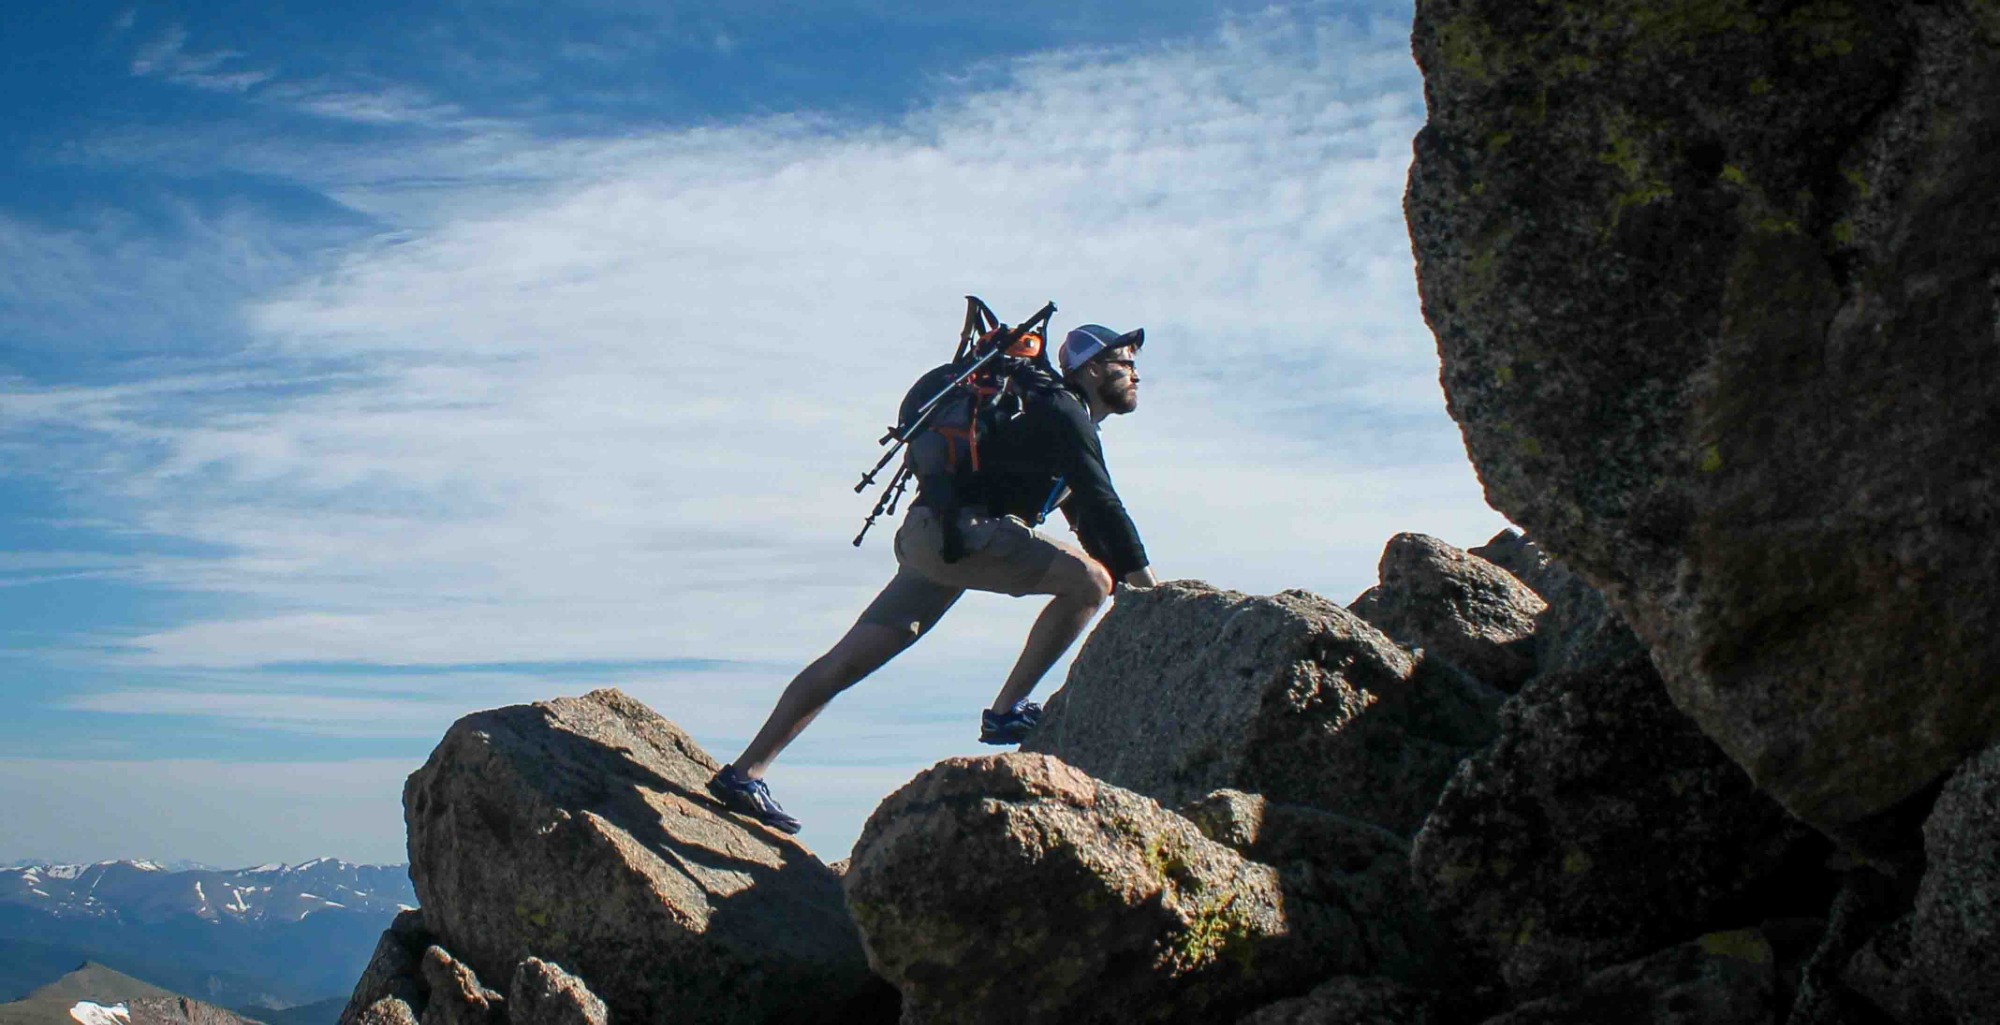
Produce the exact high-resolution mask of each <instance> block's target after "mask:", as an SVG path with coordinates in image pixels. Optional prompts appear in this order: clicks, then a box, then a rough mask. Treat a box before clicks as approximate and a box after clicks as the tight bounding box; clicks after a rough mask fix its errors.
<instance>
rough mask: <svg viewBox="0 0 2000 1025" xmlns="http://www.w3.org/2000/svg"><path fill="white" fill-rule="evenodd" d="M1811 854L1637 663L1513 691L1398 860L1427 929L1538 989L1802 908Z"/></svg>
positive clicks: (1820, 899) (1821, 892) (1520, 988)
mask: <svg viewBox="0 0 2000 1025" xmlns="http://www.w3.org/2000/svg"><path fill="white" fill-rule="evenodd" d="M1823 846H1824V844H1823V841H1818V840H1817V837H1816V836H1815V835H1814V834H1812V833H1811V831H1810V830H1807V829H1805V828H1804V827H1803V826H1800V825H1799V824H1797V823H1796V822H1794V821H1793V820H1792V819H1791V818H1790V817H1789V816H1787V815H1785V813H1784V811H1783V810H1782V809H1780V808H1779V807H1778V806H1777V804H1776V803H1775V802H1773V801H1771V800H1770V799H1769V798H1768V797H1766V796H1764V795H1763V794H1760V793H1758V792H1757V791H1756V790H1754V789H1753V788H1752V787H1751V785H1750V780H1749V778H1748V777H1747V776H1746V775H1744V773H1743V771H1742V770H1741V769H1739V768H1737V767H1736V766H1735V765H1734V764H1733V763H1731V762H1730V761H1729V760H1728V759H1727V758H1726V757H1724V756H1723V754H1722V752H1721V751H1720V750H1719V749H1717V748H1716V746H1715V745H1714V743H1713V742H1711V741H1709V740H1708V739H1707V738H1706V737H1704V736H1703V735H1702V734H1701V733H1700V731H1698V730H1697V729H1695V727H1694V724H1693V723H1691V722H1689V721H1688V719H1687V718H1686V717H1685V716H1683V715H1681V714H1680V712H1679V711H1677V710H1676V709H1675V708H1674V707H1673V705H1672V704H1671V703H1669V702H1668V701H1667V697H1666V693H1665V690H1664V688H1663V687H1662V686H1661V684H1660V680H1659V677H1658V676H1657V675H1656V674H1654V673H1653V671H1652V667H1651V666H1650V665H1649V664H1648V663H1647V662H1646V661H1645V658H1644V656H1639V657H1637V658H1635V659H1633V660H1631V661H1628V662H1627V663H1625V664H1623V665H1621V666H1615V667H1605V668H1599V669H1598V670H1596V671H1594V672H1590V673H1558V674H1554V675H1548V676H1542V677H1538V678H1536V679H1535V680H1534V681H1533V682H1531V683H1530V684H1528V686H1527V687H1525V688H1523V689H1522V691H1521V693H1520V694H1519V695H1517V696H1516V697H1515V698H1514V700H1512V701H1510V702H1509V703H1508V704H1507V705H1506V707H1505V708H1504V709H1502V711H1501V733H1500V738H1499V740H1497V741H1495V742H1494V744H1493V746H1492V747H1490V748H1488V749H1486V750H1485V751H1482V752H1480V753H1479V754H1478V755H1475V756H1474V757H1472V758H1471V759H1469V760H1467V761H1466V763H1465V764H1464V765H1463V766H1462V767H1461V768H1460V770H1459V773H1458V775H1457V776H1456V777H1455V778H1453V780H1452V782H1451V786H1450V787H1449V788H1448V789H1447V790H1446V791H1445V793H1444V796H1443V797H1442V798H1440V799H1439V801H1438V806H1437V810H1436V811H1435V812H1433V813H1432V815H1431V817H1430V819H1429V821H1428V822H1426V823H1425V825H1424V828H1423V831H1422V832H1421V833H1419V834H1418V835H1417V841H1416V848H1415V851H1414V854H1413V856H1412V866H1413V871H1414V872H1415V875H1416V878H1417V882H1418V886H1419V887H1420V888H1421V889H1422V890H1423V892H1424V894H1425V896H1426V899H1427V900H1428V901H1429V904H1430V907H1431V910H1432V911H1433V913H1434V914H1436V915H1437V917H1438V920H1439V923H1440V924H1441V925H1444V926H1447V927H1449V928H1451V929H1452V930H1454V931H1456V932H1457V933H1458V934H1459V936H1461V937H1462V938H1463V939H1464V940H1465V942H1466V943H1467V944H1468V945H1469V946H1470V948H1471V949H1472V950H1474V951H1475V952H1478V953H1481V954H1483V955H1484V957H1485V958H1487V959H1489V960H1490V961H1491V962H1492V963H1493V964H1495V965H1496V966H1497V967H1498V969H1499V972H1500V975H1501V977H1502V978H1503V979H1504V980H1505V981H1506V982H1507V984H1508V985H1509V986H1510V987H1512V988H1513V989H1514V990H1515V991H1516V992H1517V993H1520V994H1523V995H1536V994H1541V993H1547V992H1550V991H1552V990H1554V989H1558V988H1560V987H1563V986H1567V985H1571V984H1574V983H1576V982H1578V981H1580V980H1581V979H1582V978H1583V976H1585V975H1586V974H1588V973H1589V972H1591V971H1593V970H1595V969H1598V968H1604V967H1608V966H1610V965H1614V964H1617V963H1619V962H1621V961H1625V960H1628V959H1630V958H1633V957H1637V956H1639V955H1641V954H1644V953H1646V952H1647V951H1650V950H1655V949H1658V948H1659V947H1661V946H1663V945H1665V944H1667V943H1671V942H1673V941H1675V940H1678V939H1682V938H1684V937H1687V936H1690V935H1694V934H1698V933H1701V932H1704V931H1707V930H1709V929H1713V928H1717V927H1722V926H1731V925H1738V924H1742V923H1744V922H1756V921H1759V920H1760V919H1761V918H1762V917H1763V916H1764V915H1767V914H1772V913H1777V912H1786V911H1789V912H1793V913H1798V912H1800V911H1803V912H1805V913H1811V912H1812V911H1814V910H1816V906H1824V903H1825V900H1826V899H1827V898H1828V896H1830V892H1831V884H1830V880H1822V883H1823V885H1822V886H1821V887H1820V888H1817V889H1815V888H1814V887H1813V886H1812V880H1813V879H1814V876H1813V873H1812V871H1811V870H1813V869H1817V868H1818V866H1819V863H1820V862H1821V861H1823V860H1824V855H1825V852H1824V849H1823ZM1801 888H1802V889H1801ZM1787 898H1791V899H1793V900H1795V901H1797V904H1796V905H1794V906H1792V907H1786V906H1785V904H1784V903H1783V902H1784V901H1785V900H1786V899H1787Z"/></svg>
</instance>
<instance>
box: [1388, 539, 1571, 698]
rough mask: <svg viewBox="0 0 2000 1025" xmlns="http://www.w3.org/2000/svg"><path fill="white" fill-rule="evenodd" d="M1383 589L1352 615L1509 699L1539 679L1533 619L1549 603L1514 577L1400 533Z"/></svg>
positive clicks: (1391, 543)
mask: <svg viewBox="0 0 2000 1025" xmlns="http://www.w3.org/2000/svg"><path fill="white" fill-rule="evenodd" d="M1379 578H1380V583H1378V584H1377V585H1376V586H1375V587H1374V588H1373V589H1371V590H1370V591H1369V592H1368V593H1367V595H1365V596H1364V598H1363V600H1360V601H1357V602H1356V603H1355V604H1354V605H1353V606H1351V607H1350V608H1349V610H1348V611H1350V612H1353V613H1354V614H1355V615H1357V616H1360V617H1361V618H1362V619H1364V620H1366V621H1367V622H1368V623H1369V625H1371V626H1373V627H1375V628H1376V629H1378V630H1380V631H1382V632H1383V633H1385V634H1387V635H1389V637H1390V638H1392V639H1394V640H1395V641H1396V642H1397V643H1398V644H1401V645H1403V646H1404V647H1406V648H1413V649H1414V648H1422V649H1424V650H1425V651H1426V652H1427V653H1428V654H1430V655H1432V656H1436V657H1440V658H1443V659H1444V660H1445V661H1447V662H1450V663H1451V664H1453V665H1455V666H1457V667H1459V668H1460V669H1463V670H1465V671H1466V672H1468V673H1470V674H1472V676H1473V677H1474V678H1476V679H1478V680H1480V681H1481V682H1484V683H1487V684H1490V685H1492V686H1494V687H1497V688H1499V689H1501V690H1503V691H1507V692H1508V693H1512V692H1514V691H1516V690H1519V689H1520V687H1521V684H1523V683H1526V682H1527V681H1528V677H1530V676H1533V675H1534V674H1535V668H1536V659H1535V619H1536V617H1537V616H1539V615H1541V614H1542V611H1543V610H1544V609H1545V608H1546V607H1547V605H1548V603H1547V602H1545V601H1543V600H1542V597H1541V596H1540V595H1538V594H1536V593H1535V592H1534V591H1533V590H1532V589H1530V588H1529V587H1528V586H1527V585H1526V584H1524V583H1522V582H1521V581H1520V580H1518V579H1516V578H1515V577H1514V575H1513V574H1510V573H1508V572H1506V571H1505V570H1503V569H1501V568H1500V567H1498V566H1495V565H1493V564H1492V563H1490V562H1487V561H1486V560H1485V559H1482V558H1479V557H1478V556H1475V555H1469V554H1467V553H1466V552H1464V551H1461V550H1460V549H1457V548H1454V547H1452V546H1451V545H1448V544H1445V543H1444V542H1443V541H1440V540H1438V539H1437V538H1434V537H1429V536H1427V535H1424V534H1397V535H1396V536H1395V537H1392V538H1390V539H1389V544H1388V546H1387V547H1386V548H1384V549H1383V551H1382V562H1381V565H1380V567H1379Z"/></svg>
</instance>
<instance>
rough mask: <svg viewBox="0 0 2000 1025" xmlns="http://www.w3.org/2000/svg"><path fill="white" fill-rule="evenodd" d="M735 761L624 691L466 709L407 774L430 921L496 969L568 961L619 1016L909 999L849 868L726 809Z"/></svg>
mask: <svg viewBox="0 0 2000 1025" xmlns="http://www.w3.org/2000/svg"><path fill="white" fill-rule="evenodd" d="M716 767H717V766H716V763H715V761H714V760H713V759H711V758H709V757H708V755H707V754H705V753H704V752H702V751H701V750H700V749H699V748H698V747H697V746H696V745H695V744H694V742H693V741H692V740H691V739H689V738H688V736H687V735H686V734H685V733H683V732H681V731H680V730H679V729H678V728H676V727H675V726H674V725H673V724H672V723H669V722H667V721H666V720H665V719H662V718H660V717H659V716H658V715H655V714H654V713H653V712H652V711H651V710H649V709H647V708H646V707H645V706H643V705H641V704H639V703H638V702H636V701H634V700H632V699H631V698H629V697H627V696H625V695H624V694H622V693H619V692H618V691H615V690H600V691H595V692H592V693H591V694H589V695H586V696H584V697H582V698H560V699H557V700H554V701H547V702H538V703H536V704H534V705H522V706H514V707H510V708H502V709H497V710H494V711H489V712H480V713H477V714H474V715H469V716H466V717H465V718H463V719H461V720H459V721H458V722H457V723H456V724H455V725H453V727H452V728H451V730H450V732H448V733H447V734H446V735H445V738H444V740H443V741H442V742H441V743H440V744H439V745H438V747H437V750H436V751H434V752H432V754H431V757H430V760H429V761H428V762H427V763H426V764H425V765H424V767H423V768H422V769H419V770H418V771H417V772H416V773H415V774H413V775H412V776H411V777H410V780H409V783H408V785H407V786H406V787H405V789H404V796H403V803H404V812H405V817H406V820H407V823H408V827H409V845H410V876H411V879H412V880H413V881H414V882H415V884H416V890H417V894H418V897H419V899H420V900H421V901H422V904H423V911H424V925H425V926H426V928H428V929H429V930H430V931H431V933H432V934H433V935H434V936H435V937H436V939H437V942H438V943H439V944H441V945H442V946H443V947H444V948H445V949H447V950H449V951H450V952H451V954H452V956H454V957H456V958H459V959H461V960H462V961H463V962H464V963H465V964H466V965H467V966H469V967H470V968H471V969H472V970H473V971H475V972H477V973H478V974H479V976H480V977H482V978H488V979H495V980H509V979H512V978H513V975H514V971H515V967H516V966H517V965H518V964H519V963H520V962H522V961H523V960H525V959H527V958H528V957H530V956H537V957H541V958H545V959H548V960H552V961H556V962H558V963H560V964H562V965H564V966H565V967H566V968H568V969H570V970H571V971H573V972H575V973H576V974H577V975H578V976H580V977H582V978H584V979H587V980H589V984H590V988H591V990H592V991H593V992H595V993H596V994H597V995H598V996H599V997H601V998H602V999H603V1000H604V1002H605V1004H606V1005H607V1006H608V1007H609V1009H610V1013H611V1016H612V1017H613V1018H614V1019H620V1020H629V1021H656V1020H657V1021H666V1020H671V1021H676V1022H715V1023H724V1022H730V1023H734V1022H742V1023H751V1022H755V1023H766V1022H784V1021H818V1020H825V1019H826V1018H827V1016H828V1015H845V1016H847V1019H848V1020H870V1016H871V1015H872V1016H873V1018H874V1020H880V1018H881V1017H883V1016H884V1015H885V1014H892V1013H893V1012H892V1011H889V1010H887V1009H885V1008H884V1007H883V1006H882V1005H881V999H882V997H883V995H884V994H883V993H882V990H881V988H880V983H879V982H877V981H875V980H873V979H872V978H871V977H870V975H869V974H868V970H867V964H866V960H865V957H864V955H863V953H862V950H861V944H860V938H859V936H858V935H857V934H856V933H855V931H854V926H853V923H852V922H851V921H850V920H849V919H848V917H847V913H846V909H845V907H844V905H843V904H842V901H841V895H840V882H839V880H838V879H837V878H836V877H835V876H834V874H833V873H832V872H830V871H828V869H827V868H826V866H825V865H823V864H821V863H820V861H819V859H817V858H815V857H813V856H812V854H811V852H809V851H807V850H806V849H805V848H804V847H802V846H800V845H799V844H798V843H797V842H796V841H793V840H792V839H790V838H788V837H784V836H781V835H779V834H777V833H774V832H772V831H770V830H767V829H765V828H763V827H761V826H758V825H755V824H753V823H750V822H747V821H746V820H743V819H741V818H738V817H736V816H733V815H730V814H728V813H726V812H724V811H722V810H721V808H720V807H719V806H718V805H716V804H715V802H714V801H712V800H711V799H710V798H709V797H708V796H707V795H706V793H705V791H704V784H705V782H706V780H707V779H708V777H709V776H710V775H711V774H712V773H713V772H714V771H715V769H716ZM427 1020H428V1016H427Z"/></svg>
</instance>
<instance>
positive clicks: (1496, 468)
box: [1406, 0, 2000, 835]
mask: <svg viewBox="0 0 2000 1025" xmlns="http://www.w3.org/2000/svg"><path fill="white" fill-rule="evenodd" d="M1996 44H2000V20H1996V18H1995V17H1994V15H1993V13H1992V10H1991V5H1990V4H1986V3H1984V2H1961V0H1948V2H1942V3H1920V2H1915V0H1903V2H1885V3H1875V4H1852V3H1814V4H1795V3H1780V2H1777V0H1730V2H1724V3H1702V4H1683V3H1661V2H1658V0H1612V2H1608V3H1596V4H1580V3H1566V2H1559V3H1538V4H1523V3H1516V2H1513V0H1429V2H1426V3H1423V4H1421V5H1419V7H1418V8H1417V20H1416V27H1415V34H1414V46H1415V51H1416V56H1417V60H1418V63H1419V64H1420V65H1421V67H1422V69H1423V72H1424V81H1425V97H1426V101H1427V103H1428V106H1429V114H1430V116H1429V122H1428V124H1427V125H1426V126H1425V128H1424V129H1423V131H1422V133H1421V134H1420V135H1419V136H1418V138H1417V141H1416V159H1415V164H1414V166H1413V168H1412V171H1411V175H1410V183H1409V191H1408V195H1407V199H1406V210H1407V213H1408V218H1409V223H1410V232H1411V238H1412V241H1413V246H1414V249H1415V252H1416V256H1417V261H1418V273H1419V282H1420V289H1421V293H1422V299H1423V308H1424V314H1425V317H1426V319H1427V320H1428V321H1429V323H1430V325H1431V327H1432V329H1433V331H1434V332H1435V334H1436V336H1437V340H1438V348H1439V353H1440V356H1441V358H1442V362H1443V374H1442V377H1443V384H1444V388H1445V395H1446V400H1447V404H1448V407H1449V410H1450V412H1451V415H1452V416H1453V417H1454V419H1456V420H1457V421H1458V423H1459V425H1460V427H1461V429H1462V430H1463V432H1464V436H1465V441H1466V445H1467V448H1468V451H1469V453H1470V455H1471V457H1472V459H1473V462H1474V463H1475V465H1476V466H1477V468H1478V470H1479V474H1480V478H1481V480H1482V481H1483V483H1484V485H1485V487H1486V493H1487V497H1488V500H1489V501H1490V502H1491V503H1492V504H1493V506H1494V507H1495V508H1497V509H1499V510H1500V511H1502V512H1503V513H1505V514H1506V515H1507V516H1508V518H1509V519H1511V520H1513V521H1514V522H1516V523H1519V524H1521V525H1522V526H1523V527H1525V528H1526V529H1527V530H1528V532H1529V533H1530V534H1531V535H1533V536H1534V537H1535V538H1537V540H1538V541H1539V542H1540V543H1542V544H1543V545H1545V546H1546V547H1547V548H1548V549H1549V551H1550V552H1552V553H1554V554H1556V555H1557V556H1559V557H1560V558H1561V559H1562V560H1563V562H1564V563H1565V564H1566V565H1568V566H1569V567H1570V568H1571V569H1572V570H1574V571H1576V572H1578V573H1579V574H1581V575H1582V576H1583V577H1584V578H1586V579H1587V580H1589V581H1590V582H1591V583H1593V584H1594V585H1596V586H1598V587H1599V588H1601V589H1602V590H1604V591H1605V593H1606V594H1607V596H1608V597H1609V598H1610V599H1611V601H1612V604H1613V605H1614V606H1616V607H1617V608H1619V609H1620V610H1621V611H1622V612H1623V613H1624V614H1625V617H1626V618H1627V619H1628V620H1629V621H1630V622H1631V624H1632V625H1633V627H1634V629H1635V630H1636V631H1637V633H1638V634H1639V635H1640V636H1641V637H1642V638H1644V639H1645V640H1646V642H1647V643H1648V644H1649V645H1650V646H1651V648H1652V651H1653V654H1654V659H1655V662H1656V663H1657V665H1658V667H1659V669H1660V670H1661V672H1662V673H1663V675H1664V676H1665V678H1666V680H1667V683H1668V685H1669V687H1670V688H1671V691H1672V694H1673V696H1674V700H1675V702H1676V703H1677V704H1678V705H1679V706H1680V707H1682V708H1683V709H1685V710H1686V711H1687V712H1688V713H1689V714H1691V715H1692V716H1693V717H1694V718H1695V719H1696V720H1697V721H1698V722H1700V724H1701V726H1702V728H1703V729H1704V730H1705V731H1706V732H1707V733H1708V734H1709V735H1710V736H1711V737H1713V738H1714V739H1715V740H1716V741H1717V742H1718V743H1719V744H1720V745H1721V746H1722V748H1723V749H1724V750H1725V751H1727V752H1728V753H1729V754H1730V756H1731V757H1732V758H1734V759H1735V760H1736V761H1737V762H1739V763H1740V764H1741V765H1742V766H1744V767H1745V768H1746V769H1747V770H1748V771H1749V773H1750V775H1751V777H1752V778H1753V779H1754V780H1755V781H1756V782H1757V784H1758V785H1759V786H1760V787H1763V788H1764V789H1766V790H1767V791H1768V792H1770V793H1771V794H1772V795H1773V796H1774V797H1776V798H1777V799H1778V800H1779V801H1781V802H1782V803H1783V804H1784V805H1785V806H1786V807H1788V808H1789V809H1791V810H1792V811H1793V812H1794V813H1795V814H1797V815H1798V816H1799V817H1801V818H1803V819H1805V820H1807V821H1809V822H1812V823H1814V824H1815V825H1818V826H1820V827H1822V828H1824V829H1828V830H1832V831H1835V832H1842V831H1843V830H1849V829H1850V827H1853V828H1852V831H1853V832H1854V833H1855V834H1856V835H1863V834H1866V833H1867V829H1866V825H1867V822H1868V820H1871V819H1873V818H1874V817H1876V816H1878V815H1881V814H1883V813H1885V812H1888V811H1891V810H1893V809H1896V808H1897V806H1898V805H1899V804H1900V803H1901V802H1904V801H1906V800H1907V799H1910V798H1912V797H1913V796H1914V795H1920V794H1922V793H1923V792H1924V790H1925V789H1926V787H1927V786H1929V785H1930V784H1931V783H1933V782H1934V781H1935V780H1937V779H1939V778H1941V777H1942V776H1943V775H1944V774H1945V773H1947V772H1949V771H1950V770H1951V769H1952V768H1953V767H1954V766H1956V765H1957V764H1958V762H1959V761H1960V760H1961V759H1963V758H1964V757H1966V756H1968V755H1969V754H1971V753H1972V752H1974V751H1976V750H1978V749H1980V748H1982V747H1984V746H1985V745H1986V744H1988V743H1990V742H1991V741H1992V740H1993V739H1994V738H1995V737H1996V736H2000V689H1996V688H1994V687H1993V686H1991V681H1992V680H1993V679H1994V678H1995V676H1996V675H2000V631H1995V630H1992V629H1990V628H1989V624H1992V623H1994V622H2000V545H1995V544H1993V543H1992V542H1993V541H1994V539H1995V537H1996V533H2000V461H1996V460H1994V459H1993V458H1992V453H1993V452H1995V451H1996V450H2000V344H1996V326H1995V325H1996V320H2000V303H1996V299H1995V295H1996V289H2000V272H1996V270H1995V268H1996V267H2000V178H1997V177H1996V176H1994V175H1993V174H1992V173H1991V171H1990V169H1991V167H1992V166H1993V165H1994V163H1995V160H1996V158H2000V45H1996Z"/></svg>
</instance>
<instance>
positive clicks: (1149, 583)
mask: <svg viewBox="0 0 2000 1025" xmlns="http://www.w3.org/2000/svg"><path fill="white" fill-rule="evenodd" d="M1119 582H1120V583H1122V584H1124V585H1125V586H1126V587H1158V586H1160V582H1159V581H1158V580H1157V579H1155V578H1154V577H1153V567H1151V566H1141V567H1139V568H1138V569H1135V570H1133V571H1132V572H1130V573H1127V574H1125V578H1124V579H1123V580H1121V581H1119Z"/></svg>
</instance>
